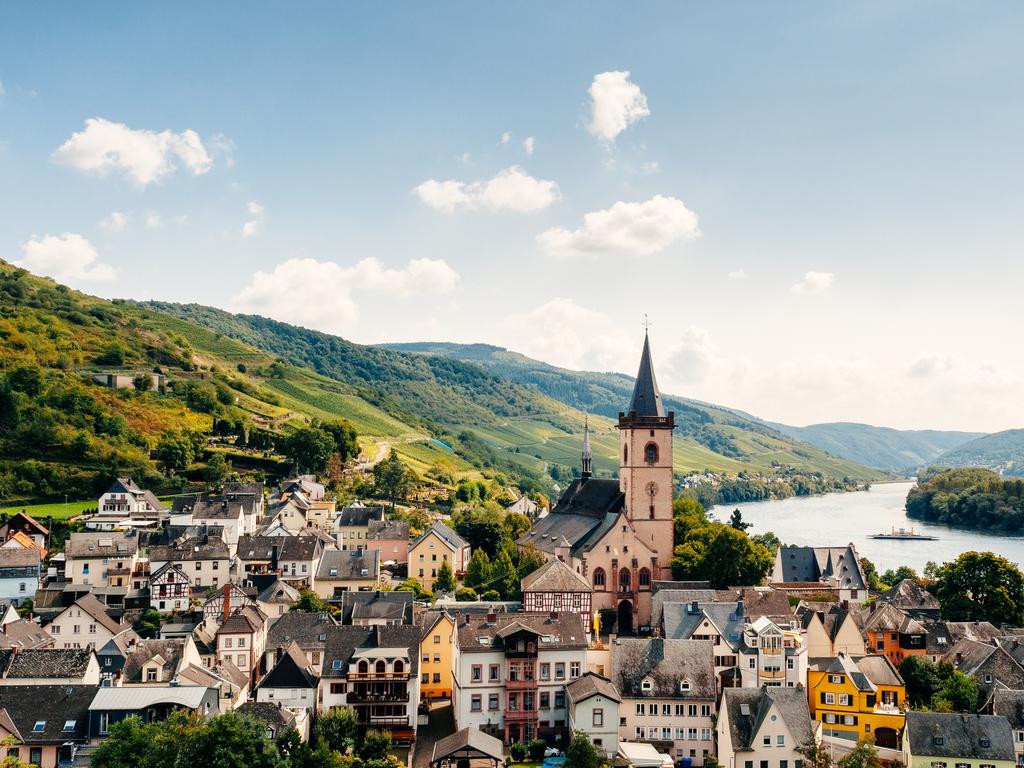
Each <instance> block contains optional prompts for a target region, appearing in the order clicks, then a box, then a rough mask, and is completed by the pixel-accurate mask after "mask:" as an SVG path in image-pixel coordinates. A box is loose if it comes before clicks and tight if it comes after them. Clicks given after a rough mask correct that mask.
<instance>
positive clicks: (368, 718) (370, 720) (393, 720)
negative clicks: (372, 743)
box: [356, 711, 409, 728]
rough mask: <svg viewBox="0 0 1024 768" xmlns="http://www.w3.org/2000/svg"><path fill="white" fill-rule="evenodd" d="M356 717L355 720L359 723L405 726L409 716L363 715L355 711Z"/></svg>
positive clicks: (407, 724)
mask: <svg viewBox="0 0 1024 768" xmlns="http://www.w3.org/2000/svg"><path fill="white" fill-rule="evenodd" d="M356 714H357V715H358V718H357V720H356V722H357V723H359V725H364V726H366V725H387V726H398V727H404V728H407V727H408V726H409V718H408V716H406V717H400V716H396V715H365V716H364V715H363V714H362V713H361V712H358V711H357V713H356Z"/></svg>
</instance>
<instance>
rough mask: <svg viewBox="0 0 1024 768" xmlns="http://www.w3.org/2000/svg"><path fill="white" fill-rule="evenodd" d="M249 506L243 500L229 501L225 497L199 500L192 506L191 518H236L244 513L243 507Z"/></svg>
mask: <svg viewBox="0 0 1024 768" xmlns="http://www.w3.org/2000/svg"><path fill="white" fill-rule="evenodd" d="M247 506H249V504H247V503H246V502H244V501H229V500H227V499H211V500H209V501H199V502H197V503H196V505H195V506H194V507H193V508H192V519H193V520H237V519H238V518H240V517H242V516H244V515H245V509H246V507H247Z"/></svg>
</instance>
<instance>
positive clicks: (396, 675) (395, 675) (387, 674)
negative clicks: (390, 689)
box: [348, 672, 409, 681]
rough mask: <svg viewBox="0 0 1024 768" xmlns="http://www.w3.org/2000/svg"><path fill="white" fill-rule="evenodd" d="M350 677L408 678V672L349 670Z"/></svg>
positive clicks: (365, 678) (374, 678)
mask: <svg viewBox="0 0 1024 768" xmlns="http://www.w3.org/2000/svg"><path fill="white" fill-rule="evenodd" d="M348 679H349V680H350V681H356V680H408V679H409V673H408V672H349V673H348Z"/></svg>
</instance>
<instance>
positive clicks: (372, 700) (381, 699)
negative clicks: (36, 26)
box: [346, 691, 409, 704]
mask: <svg viewBox="0 0 1024 768" xmlns="http://www.w3.org/2000/svg"><path fill="white" fill-rule="evenodd" d="M346 698H347V701H348V703H349V704H408V703H409V692H408V691H395V692H393V693H373V692H366V693H363V692H359V691H352V692H351V693H349V694H348V696H347V697H346Z"/></svg>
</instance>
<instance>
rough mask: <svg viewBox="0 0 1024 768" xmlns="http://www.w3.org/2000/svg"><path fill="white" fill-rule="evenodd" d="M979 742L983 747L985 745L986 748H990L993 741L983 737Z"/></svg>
mask: <svg viewBox="0 0 1024 768" xmlns="http://www.w3.org/2000/svg"><path fill="white" fill-rule="evenodd" d="M978 744H979V745H981V746H982V747H985V749H988V748H989V746H990V744H991V742H990V741H989V740H988V739H984V738H983V739H979V740H978Z"/></svg>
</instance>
